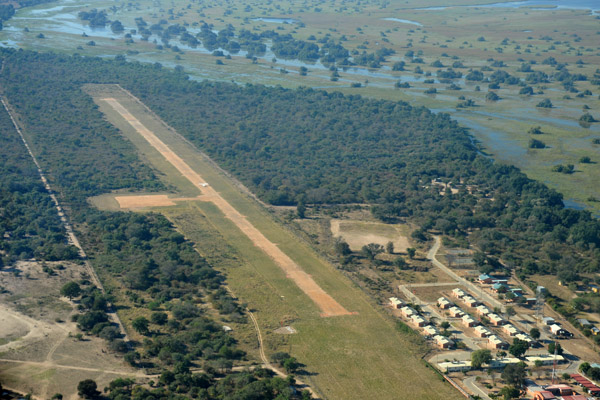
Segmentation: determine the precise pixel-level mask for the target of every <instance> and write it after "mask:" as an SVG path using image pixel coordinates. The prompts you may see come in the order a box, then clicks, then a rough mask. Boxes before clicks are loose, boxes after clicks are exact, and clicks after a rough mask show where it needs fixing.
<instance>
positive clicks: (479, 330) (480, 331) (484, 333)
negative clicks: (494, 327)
mask: <svg viewBox="0 0 600 400" xmlns="http://www.w3.org/2000/svg"><path fill="white" fill-rule="evenodd" d="M475 334H476V335H477V336H479V337H480V338H484V337H488V336H491V335H492V331H490V330H489V329H488V328H486V327H485V326H482V325H480V326H476V327H475Z"/></svg>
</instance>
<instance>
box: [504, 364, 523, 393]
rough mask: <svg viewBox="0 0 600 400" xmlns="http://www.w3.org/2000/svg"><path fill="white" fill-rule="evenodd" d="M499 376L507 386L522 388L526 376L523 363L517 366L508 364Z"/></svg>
mask: <svg viewBox="0 0 600 400" xmlns="http://www.w3.org/2000/svg"><path fill="white" fill-rule="evenodd" d="M500 376H501V377H502V379H504V381H505V382H506V383H508V384H509V385H513V386H514V387H516V388H521V387H523V383H524V382H525V377H526V376H527V371H526V370H525V363H524V362H520V363H518V364H508V365H507V366H506V367H505V368H504V371H502V374H501V375H500Z"/></svg>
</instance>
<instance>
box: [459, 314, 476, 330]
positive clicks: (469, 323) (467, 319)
mask: <svg viewBox="0 0 600 400" xmlns="http://www.w3.org/2000/svg"><path fill="white" fill-rule="evenodd" d="M462 323H463V325H464V326H466V327H468V328H472V327H474V326H476V325H479V322H477V321H476V320H474V319H473V318H472V317H471V316H470V315H468V314H465V315H463V317H462Z"/></svg>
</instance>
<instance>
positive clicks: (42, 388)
mask: <svg viewBox="0 0 600 400" xmlns="http://www.w3.org/2000/svg"><path fill="white" fill-rule="evenodd" d="M60 265H64V269H60V268H59V267H58V266H60ZM46 268H51V269H52V270H53V271H55V273H54V274H53V275H48V274H47V273H46V272H44V271H43V266H42V264H41V263H39V262H31V261H25V262H19V263H18V264H17V265H16V266H15V267H14V268H11V269H4V270H1V271H0V286H1V287H2V288H5V289H6V290H5V292H4V293H2V294H0V324H1V326H2V329H0V381H1V382H2V384H3V385H4V386H5V387H8V388H12V389H15V390H18V391H20V392H23V393H31V394H33V395H34V396H35V397H36V398H39V399H48V398H50V397H51V396H52V395H53V394H55V393H62V394H63V395H64V396H65V397H64V398H65V399H77V398H79V397H78V396H77V383H78V382H79V381H81V380H83V379H89V378H91V379H94V380H96V381H97V382H98V384H99V387H103V386H104V385H107V384H108V383H109V382H110V381H111V380H113V379H115V378H116V377H119V376H131V377H137V378H143V377H144V374H143V373H140V372H138V371H135V370H133V369H132V368H130V367H128V366H126V365H125V363H124V362H123V361H122V358H121V357H119V356H117V355H116V354H113V353H111V352H109V351H108V350H107V345H106V342H105V341H103V340H102V339H100V338H98V337H95V336H89V337H88V336H86V337H84V339H83V340H77V339H76V338H75V337H74V335H75V334H76V333H77V332H78V330H77V328H76V324H75V323H74V322H71V321H70V316H71V314H72V313H73V307H74V305H75V304H73V303H71V302H69V301H68V300H67V299H66V298H63V297H61V296H60V294H59V290H60V288H61V286H62V285H63V284H64V283H66V282H68V281H71V280H79V279H81V277H83V276H85V269H84V268H83V267H82V266H80V265H78V264H74V263H70V262H62V263H59V262H52V263H46ZM72 335H73V336H72Z"/></svg>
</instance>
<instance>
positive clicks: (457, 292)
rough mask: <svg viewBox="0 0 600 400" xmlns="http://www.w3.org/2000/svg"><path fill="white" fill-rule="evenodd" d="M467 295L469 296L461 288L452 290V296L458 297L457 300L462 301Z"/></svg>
mask: <svg viewBox="0 0 600 400" xmlns="http://www.w3.org/2000/svg"><path fill="white" fill-rule="evenodd" d="M466 295H467V294H466V293H465V291H464V290H462V289H460V288H456V289H454V290H452V296H454V297H456V298H457V299H460V298H462V297H464V296H466Z"/></svg>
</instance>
